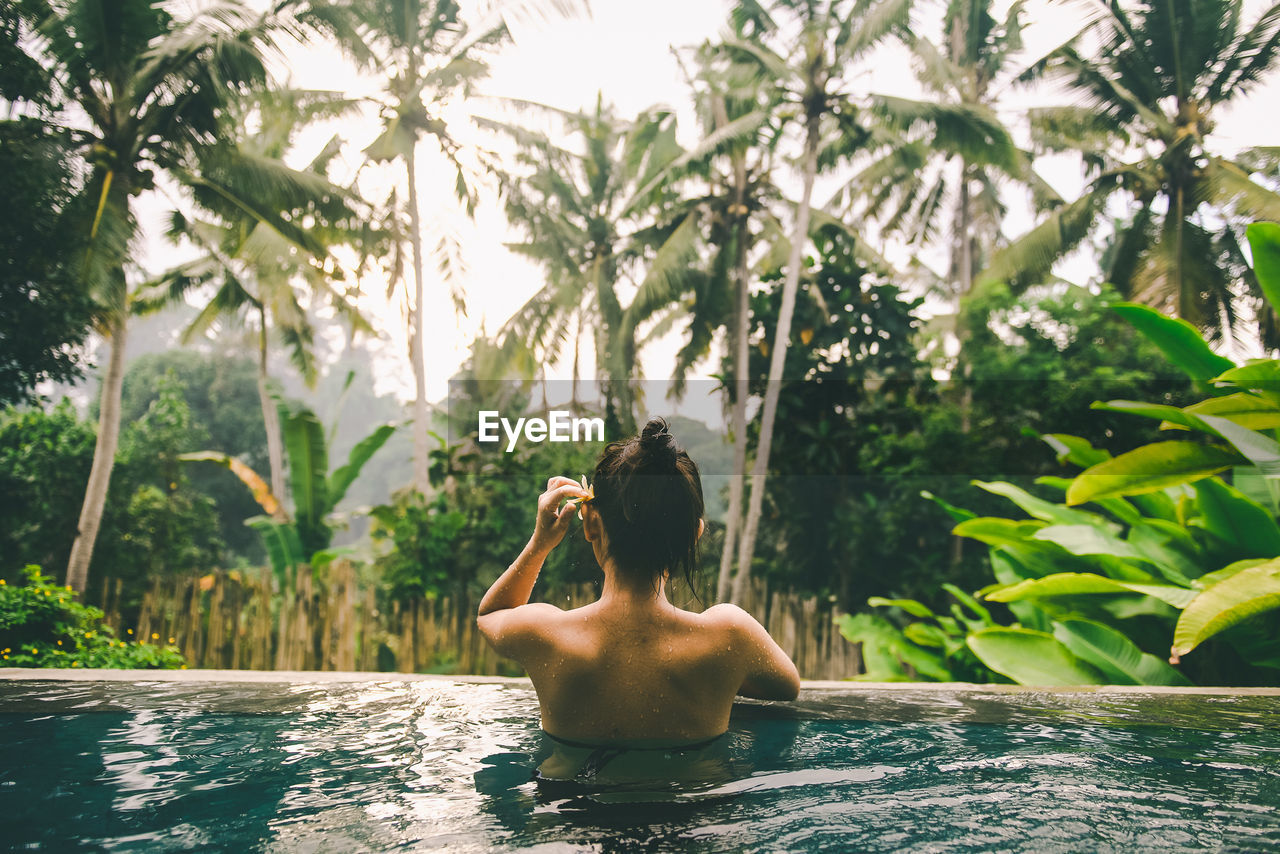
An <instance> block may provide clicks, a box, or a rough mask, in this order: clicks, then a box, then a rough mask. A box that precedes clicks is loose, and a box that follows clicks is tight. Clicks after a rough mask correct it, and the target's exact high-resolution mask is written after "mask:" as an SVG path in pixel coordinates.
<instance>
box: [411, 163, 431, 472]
mask: <svg viewBox="0 0 1280 854" xmlns="http://www.w3.org/2000/svg"><path fill="white" fill-rule="evenodd" d="M416 148H417V146H416V145H414V144H410V146H409V150H408V152H407V153H406V154H405V158H404V162H405V171H406V172H408V176H409V243H410V245H411V246H412V248H413V313H412V315H411V316H410V325H411V328H410V330H409V360H410V361H412V362H413V486H414V489H416V490H418V492H420V493H422V494H423V495H428V494H430V492H431V464H430V461H429V459H428V457H429V454H430V449H429V447H428V445H427V429H428V424H427V366H426V361H425V356H424V353H423V346H422V335H423V333H422V305H423V302H424V301H425V299H424V298H425V295H426V285H425V284H424V282H423V274H422V215H421V212H420V211H419V210H418V168H417V158H416V156H415V154H416V151H415V149H416Z"/></svg>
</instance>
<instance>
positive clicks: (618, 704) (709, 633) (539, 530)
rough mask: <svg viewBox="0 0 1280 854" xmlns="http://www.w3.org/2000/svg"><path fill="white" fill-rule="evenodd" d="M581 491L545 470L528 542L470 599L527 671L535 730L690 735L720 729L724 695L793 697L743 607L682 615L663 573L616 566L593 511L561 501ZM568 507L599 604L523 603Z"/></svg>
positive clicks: (591, 737)
mask: <svg viewBox="0 0 1280 854" xmlns="http://www.w3.org/2000/svg"><path fill="white" fill-rule="evenodd" d="M587 495H588V493H587V492H586V491H585V490H584V489H583V488H582V486H581V485H580V484H578V483H575V482H574V481H572V480H570V479H569V478H566V477H553V478H551V480H549V481H548V482H547V491H546V492H544V493H543V494H542V495H541V496H540V497H539V498H538V515H537V523H536V525H535V528H534V533H533V536H532V538H530V540H529V544H528V545H526V546H525V548H524V551H522V552H521V553H520V556H519V557H518V558H516V560H515V562H514V563H513V564H512V565H511V567H510V568H509V569H508V570H507V571H506V572H505V573H503V575H502V577H501V578H499V579H498V580H497V581H496V582H494V584H493V586H492V587H491V588H489V592H488V593H486V594H485V596H484V599H483V600H481V602H480V611H479V618H478V624H479V627H480V631H481V633H483V634H484V636H485V638H486V639H487V640H488V641H489V643H490V645H491V646H493V648H494V649H495V650H497V652H499V653H500V654H502V655H505V656H507V657H509V658H513V659H515V660H516V661H518V662H519V663H520V664H521V665H522V666H523V667H524V668H525V671H526V672H527V673H528V674H529V678H530V679H531V680H532V682H533V687H534V689H535V690H536V691H537V694H538V702H539V704H540V705H541V709H542V728H543V729H544V730H546V731H547V732H549V733H552V734H553V735H556V736H559V737H561V738H567V739H573V740H578V741H587V742H600V743H616V742H620V741H627V742H644V741H654V742H658V741H683V740H691V741H692V740H698V739H705V738H711V737H713V736H716V735H719V734H720V733H722V732H724V731H725V730H726V729H727V728H728V725H729V711H730V709H731V707H732V705H733V698H734V697H735V696H738V695H741V696H746V697H755V698H758V699H764V700H793V699H795V697H796V695H797V693H798V692H799V689H800V677H799V674H798V672H797V671H796V667H795V665H794V664H793V663H792V662H791V659H790V658H788V657H787V654H786V653H785V652H783V651H782V649H781V647H779V646H778V644H777V643H775V642H774V640H773V638H771V637H769V634H768V632H766V631H765V629H764V627H763V626H761V625H760V624H759V623H758V622H756V620H755V619H754V618H753V617H752V616H751V615H750V614H748V613H747V612H745V611H743V610H742V609H741V608H739V607H737V606H736V605H729V604H723V605H716V606H714V607H712V608H709V609H707V610H706V611H705V612H703V613H701V614H696V613H693V612H690V611H684V610H681V609H679V608H677V607H675V606H674V605H672V604H671V603H670V602H669V601H668V600H667V597H666V580H665V574H662V575H659V577H658V581H657V585H656V587H655V586H654V585H653V584H652V583H651V582H650V581H649V580H648V579H631V578H629V577H627V576H625V575H623V574H622V573H619V572H618V571H617V569H616V568H615V566H614V564H613V561H612V560H611V559H610V558H609V548H608V545H609V543H608V535H607V533H606V532H605V530H604V525H603V524H602V522H601V519H600V516H599V514H598V513H596V512H595V509H594V508H593V507H592V506H591V505H590V504H589V503H588V504H585V505H583V506H582V507H581V508H580V509H579V507H578V505H577V504H575V503H563V502H565V501H566V500H572V499H582V498H585V497H586V496H587ZM578 515H580V516H581V518H582V525H583V533H584V534H585V536H586V538H587V541H588V542H590V543H591V545H592V549H593V550H594V552H595V556H596V561H597V562H598V563H599V564H600V567H601V570H602V571H603V573H604V587H603V589H602V591H601V594H600V598H599V600H597V601H596V602H593V603H591V604H590V605H586V606H584V607H582V608H575V609H572V610H569V611H565V610H562V609H560V608H557V607H556V606H554V605H548V604H543V603H534V604H529V596H530V594H531V593H532V591H533V585H534V582H535V581H536V580H537V577H538V572H539V571H540V570H541V569H542V564H543V562H544V561H545V560H546V557H547V555H548V554H550V553H551V550H552V549H554V548H555V547H556V546H557V545H558V544H559V543H560V541H561V540H563V539H564V535H565V533H566V532H567V531H568V530H569V526H570V525H571V524H572V523H573V519H574V517H575V516H578Z"/></svg>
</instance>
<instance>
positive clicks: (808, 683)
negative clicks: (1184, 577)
mask: <svg viewBox="0 0 1280 854" xmlns="http://www.w3.org/2000/svg"><path fill="white" fill-rule="evenodd" d="M5 681H13V682H37V681H45V682H48V681H65V682H259V683H276V684H279V683H297V682H306V683H318V682H463V683H474V684H502V685H518V686H521V687H526V688H532V683H531V682H530V681H529V679H528V677H525V676H450V675H440V674H434V673H373V672H366V671H333V670H105V669H104V670H80V669H71V668H53V667H49V668H38V667H0V683H3V682H5ZM800 688H801V690H803V691H835V690H838V691H842V692H845V693H851V694H863V693H872V692H886V691H887V692H901V691H913V692H920V691H937V692H939V693H967V692H975V691H977V692H982V693H996V694H1024V693H1034V694H1044V693H1053V694H1109V695H1114V694H1147V695H1150V694H1172V695H1180V696H1250V697H1280V688H1252V687H1242V688H1233V687H1228V686H1221V687H1216V686H1215V687H1200V686H1192V687H1183V686H1163V685H1065V686H1062V685H1056V686H1028V685H999V684H991V683H984V684H979V683H974V682H857V681H826V680H803V681H802V682H801V683H800Z"/></svg>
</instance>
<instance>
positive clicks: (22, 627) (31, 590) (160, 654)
mask: <svg viewBox="0 0 1280 854" xmlns="http://www.w3.org/2000/svg"><path fill="white" fill-rule="evenodd" d="M24 574H25V575H26V583H24V584H8V583H6V582H5V581H3V580H0V663H2V664H3V666H5V667H115V668H128V669H148V668H161V669H175V668H179V667H186V666H187V665H186V663H185V662H184V660H183V658H182V654H181V653H180V652H178V650H177V648H176V647H174V646H173V645H172V644H173V638H169V643H168V645H162V644H157V643H150V642H148V641H144V640H142V639H134V638H129V639H128V640H121V639H119V638H117V637H116V634H115V630H114V629H112V628H111V627H110V626H108V625H105V624H104V623H103V622H102V619H103V614H102V611H100V610H98V609H97V608H92V607H89V606H86V605H84V604H82V603H80V602H78V601H77V599H76V596H75V594H74V593H73V592H72V590H71V588H70V587H58V586H56V585H54V584H53V582H52V581H51V580H50V579H49V578H48V577H47V576H46V575H44V574H43V573H41V572H40V567H38V566H28V567H27V568H26V569H25V570H24ZM128 633H129V634H133V629H129V630H128ZM152 640H155V641H160V640H161V638H160V637H159V636H158V635H157V636H155V637H153V638H152Z"/></svg>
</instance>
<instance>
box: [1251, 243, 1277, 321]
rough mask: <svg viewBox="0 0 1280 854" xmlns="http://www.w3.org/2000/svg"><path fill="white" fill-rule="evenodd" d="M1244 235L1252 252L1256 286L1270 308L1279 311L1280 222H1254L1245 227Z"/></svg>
mask: <svg viewBox="0 0 1280 854" xmlns="http://www.w3.org/2000/svg"><path fill="white" fill-rule="evenodd" d="M1245 236H1247V237H1248V238H1249V249H1250V250H1251V251H1252V253H1253V275H1254V276H1256V277H1257V279H1258V286H1259V287H1261V288H1262V293H1263V295H1264V296H1266V298H1267V302H1269V303H1271V308H1272V310H1274V311H1277V312H1280V224H1277V223H1274V222H1255V223H1253V224H1252V225H1250V226H1249V227H1248V228H1247V229H1245Z"/></svg>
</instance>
